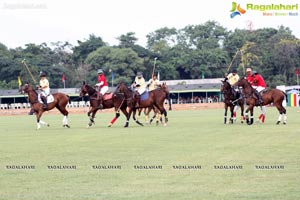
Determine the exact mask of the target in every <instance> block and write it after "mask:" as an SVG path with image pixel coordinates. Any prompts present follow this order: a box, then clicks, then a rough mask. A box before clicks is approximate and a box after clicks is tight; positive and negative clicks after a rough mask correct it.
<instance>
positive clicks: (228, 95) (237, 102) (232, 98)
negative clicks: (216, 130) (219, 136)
mask: <svg viewBox="0 0 300 200" xmlns="http://www.w3.org/2000/svg"><path fill="white" fill-rule="evenodd" d="M221 93H222V94H223V95H224V104H225V105H224V106H225V113H224V124H226V123H227V111H228V107H229V108H230V113H231V115H230V123H231V124H233V122H234V120H235V118H236V112H235V108H238V107H237V106H240V107H241V123H244V102H243V100H242V99H239V98H237V97H236V96H237V95H236V93H237V92H236V91H235V90H234V89H233V88H232V87H231V85H230V83H229V82H228V81H226V80H224V81H223V80H222V86H221ZM240 95H242V94H240Z"/></svg>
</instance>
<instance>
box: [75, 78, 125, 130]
mask: <svg viewBox="0 0 300 200" xmlns="http://www.w3.org/2000/svg"><path fill="white" fill-rule="evenodd" d="M97 93H98V91H97V90H95V89H94V88H93V87H91V86H89V85H88V84H86V83H85V82H83V84H82V86H81V89H80V94H79V96H80V97H83V96H84V95H86V94H88V96H89V98H90V105H91V108H90V110H89V111H88V113H87V115H88V117H89V118H90V122H89V123H88V128H90V127H91V126H92V124H95V121H94V118H95V115H96V113H97V111H98V110H99V109H100V107H99V105H100V99H97V96H98V95H97ZM102 104H103V109H108V108H115V111H116V116H115V117H114V118H113V119H112V120H111V122H110V123H109V125H108V126H109V127H111V126H112V125H113V124H114V123H115V122H116V120H117V119H118V118H119V117H120V110H121V111H122V112H123V114H124V115H125V116H126V120H127V121H126V123H125V126H124V127H128V124H129V118H130V116H129V114H128V112H127V110H126V108H127V104H126V101H125V97H124V96H123V95H121V94H113V93H107V94H105V95H104V96H103V103H102ZM91 114H92V115H91Z"/></svg>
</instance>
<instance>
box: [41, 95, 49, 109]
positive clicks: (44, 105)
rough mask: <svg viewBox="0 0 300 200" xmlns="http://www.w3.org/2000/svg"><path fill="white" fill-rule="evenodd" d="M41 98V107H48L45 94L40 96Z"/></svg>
mask: <svg viewBox="0 0 300 200" xmlns="http://www.w3.org/2000/svg"><path fill="white" fill-rule="evenodd" d="M41 100H42V102H43V109H44V110H45V109H47V108H48V105H47V99H46V97H45V96H41Z"/></svg>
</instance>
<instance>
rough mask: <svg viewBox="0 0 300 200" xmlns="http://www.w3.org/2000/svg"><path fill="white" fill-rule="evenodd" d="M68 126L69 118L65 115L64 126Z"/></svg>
mask: <svg viewBox="0 0 300 200" xmlns="http://www.w3.org/2000/svg"><path fill="white" fill-rule="evenodd" d="M67 124H68V117H67V116H66V115H64V118H63V125H67Z"/></svg>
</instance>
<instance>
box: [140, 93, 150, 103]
mask: <svg viewBox="0 0 300 200" xmlns="http://www.w3.org/2000/svg"><path fill="white" fill-rule="evenodd" d="M148 98H149V91H148V90H146V91H145V92H144V93H143V94H141V101H146V100H147V99H148Z"/></svg>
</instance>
